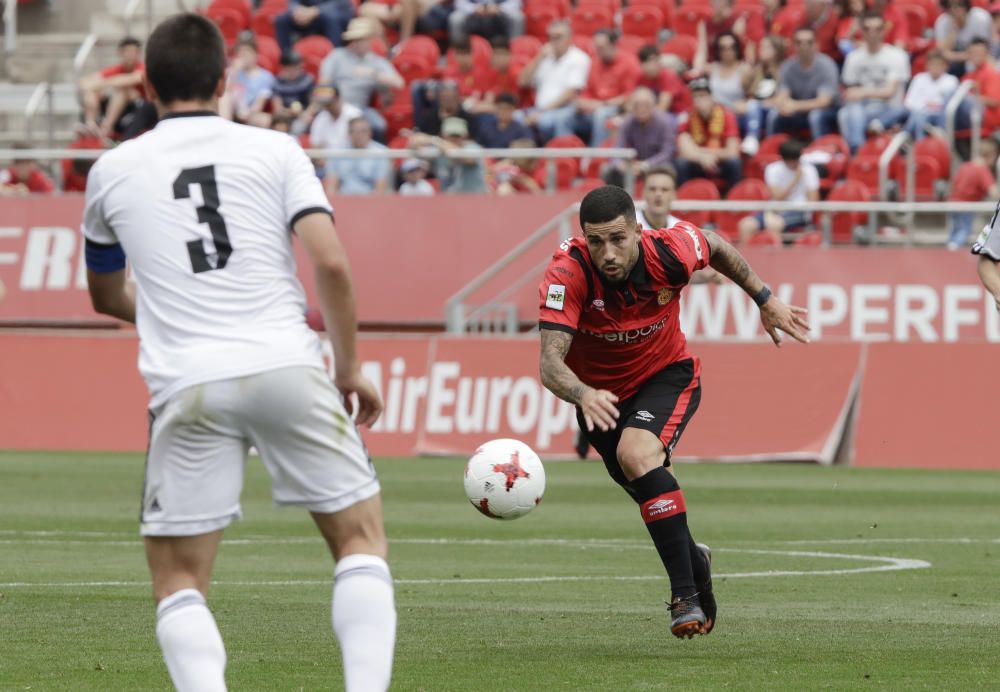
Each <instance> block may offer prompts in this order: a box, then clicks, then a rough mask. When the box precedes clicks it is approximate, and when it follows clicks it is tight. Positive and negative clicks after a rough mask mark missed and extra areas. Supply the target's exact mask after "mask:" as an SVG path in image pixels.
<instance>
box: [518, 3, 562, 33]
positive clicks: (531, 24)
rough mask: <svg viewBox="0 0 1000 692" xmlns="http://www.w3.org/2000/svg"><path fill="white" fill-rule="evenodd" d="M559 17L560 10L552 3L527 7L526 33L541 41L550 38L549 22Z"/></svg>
mask: <svg viewBox="0 0 1000 692" xmlns="http://www.w3.org/2000/svg"><path fill="white" fill-rule="evenodd" d="M557 19H559V10H557V9H556V8H555V7H553V6H551V5H539V6H533V7H527V8H525V10H524V33H525V34H527V35H528V36H534V37H535V38H537V39H538V40H540V41H545V40H547V39H548V29H549V24H551V23H552V22H554V21H555V20H557Z"/></svg>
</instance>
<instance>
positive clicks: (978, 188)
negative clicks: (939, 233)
mask: <svg viewBox="0 0 1000 692" xmlns="http://www.w3.org/2000/svg"><path fill="white" fill-rule="evenodd" d="M997 152H998V143H997V140H996V139H995V138H993V137H987V138H985V139H983V140H982V141H981V142H980V143H979V155H978V156H977V157H976V159H975V160H973V161H967V162H965V163H963V164H962V165H961V166H959V167H958V171H957V172H956V173H955V179H954V181H952V184H951V194H950V195H949V196H948V201H949V202H982V201H983V200H984V199H991V200H993V199H996V198H997V197H1000V188H998V187H997V183H996V178H995V177H994V175H993V171H994V170H996V163H997ZM975 218H976V213H975V212H971V211H956V212H952V214H951V230H950V232H949V233H948V249H949V250H958V249H959V248H960V247H964V246H965V245H966V244H968V242H969V235H970V234H971V232H972V222H973V221H974V220H975Z"/></svg>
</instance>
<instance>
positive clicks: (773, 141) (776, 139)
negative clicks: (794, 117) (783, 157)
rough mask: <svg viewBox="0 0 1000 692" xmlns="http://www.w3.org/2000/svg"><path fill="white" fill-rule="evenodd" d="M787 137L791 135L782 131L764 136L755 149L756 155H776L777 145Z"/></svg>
mask: <svg viewBox="0 0 1000 692" xmlns="http://www.w3.org/2000/svg"><path fill="white" fill-rule="evenodd" d="M789 139H791V137H790V136H789V135H788V134H786V133H784V132H778V133H775V134H773V135H771V136H770V137H765V138H764V140H763V141H762V142H761V143H760V148H759V149H758V150H757V156H761V155H764V156H777V154H778V147H780V146H781V145H782V143H783V142H786V141H788V140H789Z"/></svg>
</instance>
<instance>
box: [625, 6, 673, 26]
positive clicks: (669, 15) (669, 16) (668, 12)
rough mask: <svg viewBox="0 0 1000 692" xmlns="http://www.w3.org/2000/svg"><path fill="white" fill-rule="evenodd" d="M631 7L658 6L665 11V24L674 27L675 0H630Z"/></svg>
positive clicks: (661, 10)
mask: <svg viewBox="0 0 1000 692" xmlns="http://www.w3.org/2000/svg"><path fill="white" fill-rule="evenodd" d="M628 4H629V7H650V6H652V7H658V8H659V9H660V12H662V13H663V26H664V28H667V29H672V28H673V26H674V12H675V11H676V10H677V4H676V3H675V2H674V0H629V3H628Z"/></svg>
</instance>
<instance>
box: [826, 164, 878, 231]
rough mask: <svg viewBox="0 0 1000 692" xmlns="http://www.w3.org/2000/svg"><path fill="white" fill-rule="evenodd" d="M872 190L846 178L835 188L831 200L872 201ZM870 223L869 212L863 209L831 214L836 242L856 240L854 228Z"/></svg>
mask: <svg viewBox="0 0 1000 692" xmlns="http://www.w3.org/2000/svg"><path fill="white" fill-rule="evenodd" d="M871 199H872V194H871V191H870V190H869V189H868V188H867V187H866V186H865V185H864V184H863V183H860V182H858V181H856V180H850V179H848V180H845V181H843V182H841V183H839V184H838V185H837V186H836V187H834V188H833V191H832V192H831V193H830V196H829V197H828V198H827V201H829V202H870V201H871ZM867 223H868V214H866V213H865V212H861V211H845V212H836V213H833V214H830V231H831V239H832V240H833V242H834V243H851V242H853V241H854V229H855V227H857V226H864V225H865V224H867Z"/></svg>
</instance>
